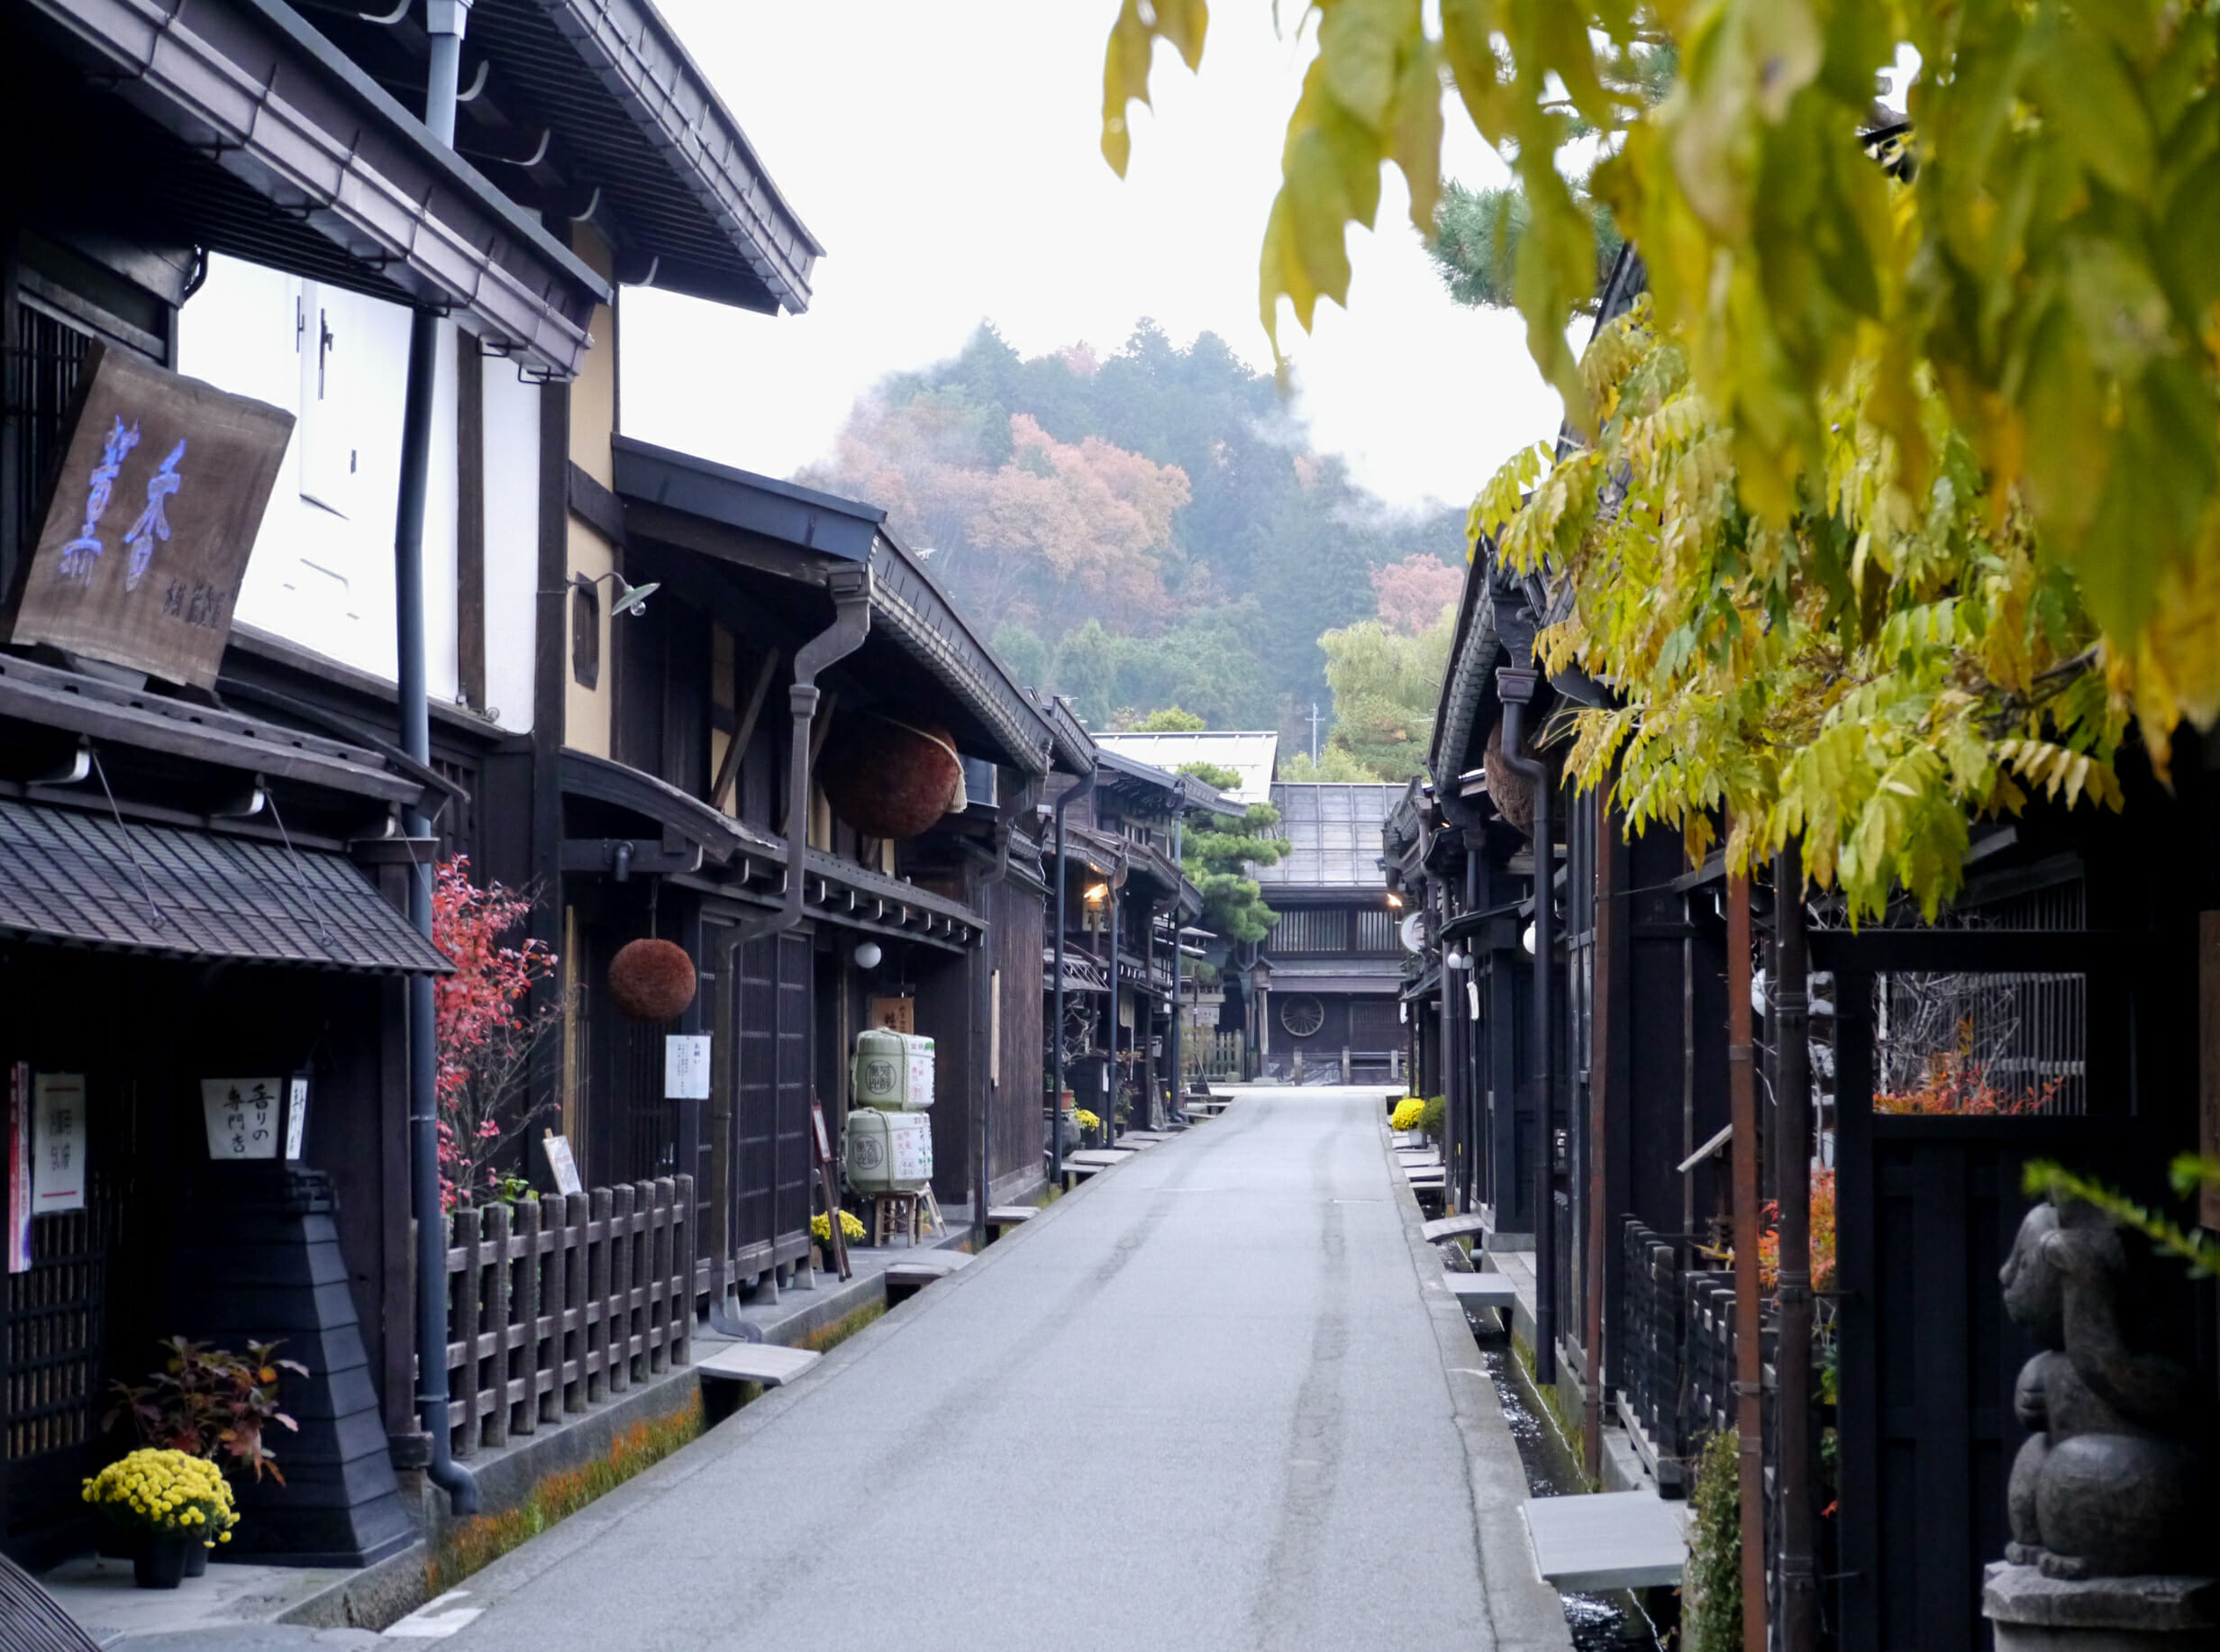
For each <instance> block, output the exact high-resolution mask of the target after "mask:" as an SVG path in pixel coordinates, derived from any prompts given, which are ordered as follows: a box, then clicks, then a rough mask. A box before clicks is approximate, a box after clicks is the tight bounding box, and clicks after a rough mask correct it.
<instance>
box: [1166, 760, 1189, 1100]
mask: <svg viewBox="0 0 2220 1652" xmlns="http://www.w3.org/2000/svg"><path fill="white" fill-rule="evenodd" d="M1172 798H1173V807H1174V809H1175V811H1176V812H1174V814H1173V815H1172V817H1171V869H1172V872H1173V874H1174V876H1177V877H1178V878H1179V879H1180V880H1181V881H1182V882H1184V881H1185V880H1186V877H1187V874H1186V872H1185V871H1184V870H1182V869H1181V866H1182V861H1181V858H1182V856H1183V855H1184V853H1185V852H1186V848H1187V839H1186V833H1187V782H1186V781H1185V780H1184V779H1183V780H1181V781H1180V782H1179V783H1178V785H1175V786H1174V787H1173V788H1172ZM1179 898H1180V896H1179V885H1178V884H1175V885H1172V892H1171V1101H1170V1102H1169V1104H1168V1105H1167V1106H1166V1108H1165V1110H1164V1116H1165V1118H1167V1119H1169V1118H1170V1117H1171V1115H1172V1114H1174V1113H1178V1114H1179V1115H1180V1116H1181V1117H1182V1118H1184V1117H1186V1116H1187V1109H1186V1108H1184V1107H1183V1106H1181V1105H1180V1091H1181V1088H1182V1085H1181V1080H1182V1079H1183V1078H1184V1077H1185V1075H1184V1074H1182V1073H1181V1072H1180V1070H1179V1054H1180V1051H1179V930H1180V927H1181V923H1182V919H1181V917H1180V913H1179Z"/></svg>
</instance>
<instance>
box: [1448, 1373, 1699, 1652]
mask: <svg viewBox="0 0 2220 1652" xmlns="http://www.w3.org/2000/svg"><path fill="white" fill-rule="evenodd" d="M1479 1354H1480V1365H1481V1366H1482V1368H1483V1369H1485V1370H1486V1371H1487V1373H1488V1375H1489V1377H1490V1378H1492V1379H1493V1380H1494V1382H1495V1384H1496V1393H1497V1397H1498V1398H1499V1399H1500V1400H1501V1401H1502V1403H1503V1418H1504V1421H1506V1422H1507V1423H1509V1424H1510V1425H1511V1438H1512V1439H1514V1440H1515V1441H1516V1442H1517V1445H1518V1457H1519V1461H1520V1463H1521V1464H1523V1465H1524V1467H1525V1470H1526V1490H1527V1493H1528V1494H1529V1495H1530V1496H1534V1497H1565V1496H1577V1495H1579V1493H1584V1492H1586V1491H1587V1490H1588V1485H1587V1483H1586V1482H1585V1481H1583V1480H1582V1479H1581V1477H1580V1469H1579V1464H1578V1463H1577V1462H1575V1460H1574V1458H1573V1456H1572V1451H1571V1448H1569V1446H1567V1445H1566V1443H1565V1440H1564V1439H1563V1437H1562V1436H1560V1434H1559V1433H1558V1431H1557V1427H1556V1424H1554V1423H1553V1422H1551V1421H1550V1420H1549V1418H1548V1417H1547V1416H1546V1415H1545V1414H1544V1413H1543V1411H1542V1405H1541V1402H1540V1401H1539V1400H1538V1399H1537V1398H1536V1396H1535V1394H1534V1390H1533V1383H1532V1382H1530V1381H1529V1380H1528V1379H1527V1375H1526V1367H1525V1366H1522V1365H1521V1364H1519V1362H1518V1360H1517V1359H1516V1358H1515V1357H1514V1356H1513V1355H1512V1353H1511V1348H1510V1344H1509V1343H1508V1342H1506V1341H1504V1340H1502V1339H1490V1341H1489V1342H1487V1343H1483V1344H1481V1346H1480V1350H1479ZM1560 1598H1562V1600H1563V1601H1564V1602H1565V1622H1566V1625H1567V1626H1568V1627H1569V1629H1571V1630H1572V1644H1573V1647H1574V1648H1575V1652H1628V1649H1629V1648H1635V1647H1639V1648H1646V1649H1648V1652H1657V1648H1658V1647H1659V1641H1658V1637H1657V1628H1656V1626H1655V1625H1654V1624H1652V1623H1651V1621H1650V1620H1649V1618H1648V1616H1647V1615H1646V1614H1644V1612H1643V1611H1642V1607H1641V1605H1640V1603H1639V1602H1636V1600H1635V1599H1634V1597H1633V1595H1632V1594H1631V1593H1628V1592H1626V1591H1625V1590H1623V1589H1619V1590H1614V1591H1612V1592H1611V1593H1608V1594H1579V1593H1570V1592H1563V1593H1561V1596H1560Z"/></svg>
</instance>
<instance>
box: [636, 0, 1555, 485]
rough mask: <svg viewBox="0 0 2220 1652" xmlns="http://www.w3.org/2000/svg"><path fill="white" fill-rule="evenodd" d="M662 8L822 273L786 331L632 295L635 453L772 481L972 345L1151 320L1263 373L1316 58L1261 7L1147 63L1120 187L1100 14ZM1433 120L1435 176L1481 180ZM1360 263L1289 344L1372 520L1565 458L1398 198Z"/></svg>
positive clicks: (1389, 189) (768, 320)
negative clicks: (1266, 279)
mask: <svg viewBox="0 0 2220 1652" xmlns="http://www.w3.org/2000/svg"><path fill="white" fill-rule="evenodd" d="M660 4H661V6H662V10H663V12H664V14H665V15H666V16H667V17H669V20H670V22H671V23H672V25H673V26H674V27H675V28H676V29H677V30H678V33H679V35H680V37H681V38H682V39H683V40H684V41H686V43H687V49H688V50H690V51H692V52H693V53H694V55H695V57H696V60H697V61H699V63H700V64H701V65H702V67H703V68H704V70H705V72H706V73H707V74H708V76H709V77H710V79H711V80H712V81H713V82H714V84H715V86H716V87H717V89H718V91H719V92H720V93H721V94H722V95H723V98H724V100H725V102H726V104H728V105H729V106H730V107H731V108H732V112H733V113H734V114H735V115H736V116H737V117H738V118H739V120H740V123H741V125H742V129H743V130H745V131H746V132H747V133H748V136H749V139H750V140H751V142H752V143H753V144H754V145H755V148H756V150H757V153H758V154H759V155H760V157H761V159H762V160H763V163H764V165H765V166H766V167H767V168H769V172H770V174H771V176H772V177H773V178H774V179H776V180H777V182H778V186H779V188H780V189H781V190H782V191H783V192H784V194H785V195H786V196H787V200H788V201H789V202H790V203H791V204H793V206H794V208H795V210H796V212H797V213H800V215H801V217H802V220H803V222H805V223H806V224H808V225H809V227H810V229H811V231H813V232H814V234H815V235H816V237H817V239H818V240H819V241H821V242H823V245H824V247H825V257H824V258H823V259H822V260H821V261H820V262H819V264H818V266H817V278H816V286H815V294H814V298H813V300H812V302H811V305H810V308H809V310H808V312H807V313H805V314H803V315H799V316H792V315H782V316H760V315H754V314H748V313H742V312H738V311H732V310H724V309H720V308H718V307H716V306H714V305H711V304H701V303H698V302H696V301H693V300H689V299H684V298H678V297H674V296H672V295H669V294H663V293H656V292H652V291H641V292H635V293H628V294H627V295H626V298H625V304H626V306H627V308H626V313H625V328H626V331H625V339H624V351H623V360H624V374H625V379H624V422H625V426H626V428H627V429H628V430H629V431H632V433H633V434H635V435H638V436H641V437H642V438H644V439H646V440H651V441H660V442H663V443H666V444H668V445H670V446H673V447H678V448H682V449H687V450H689V451H692V452H696V453H699V454H701V455H703V456H704V457H705V458H714V459H718V460H721V461H723V462H725V463H728V464H732V465H738V466H741V467H745V468H747V469H751V470H755V471H760V472H763V473H766V474H769V475H772V476H787V475H789V474H791V473H792V472H793V471H794V470H795V469H796V468H797V467H800V466H802V465H804V464H806V463H808V462H809V461H810V460H812V459H814V458H818V457H819V456H820V455H821V454H823V452H824V451H825V450H826V449H828V448H829V446H830V444H831V440H832V437H833V432H834V431H836V430H837V429H838V428H839V426H840V423H841V421H842V418H843V417H844V416H845V415H846V413H847V412H848V409H849V406H850V404H851V403H852V402H853V400H854V399H855V397H856V395H857V394H858V393H859V392H860V391H862V390H864V389H865V388H867V387H868V386H869V385H871V384H872V383H873V382H874V381H875V380H877V379H878V378H879V377H882V376H883V375H885V374H887V373H888V372H892V371H896V370H899V369H902V368H915V367H921V366H923V365H924V364H926V363H928V362H931V361H933V360H936V359H942V358H943V357H946V356H949V355H951V354H952V353H953V352H954V351H955V350H956V349H958V348H959V347H960V345H961V344H962V342H963V340H964V339H965V338H966V337H967V336H968V335H969V333H970V331H971V330H972V328H974V327H975V326H977V325H978V322H980V321H981V320H983V319H991V320H992V321H993V322H995V323H996V326H998V327H999V328H1000V329H1001V330H1002V332H1003V335H1004V336H1005V338H1007V339H1008V340H1010V342H1011V343H1012V344H1013V345H1014V346H1015V347H1016V348H1017V349H1019V350H1021V351H1022V352H1024V354H1026V355H1029V356H1031V355H1038V354H1041V353H1042V352H1045V351H1048V350H1051V349H1059V348H1060V347H1062V346H1063V345H1066V344H1069V343H1072V342H1075V341H1078V340H1086V341H1087V342H1088V343H1090V344H1092V345H1094V346H1095V348H1096V350H1097V351H1098V352H1100V353H1102V354H1105V355H1107V354H1109V353H1110V352H1111V351H1112V350H1114V349H1116V348H1117V346H1118V345H1119V344H1121V343H1122V342H1123V341H1124V339H1125V337H1126V335H1127V334H1128V333H1129V332H1130V331H1132V329H1133V323H1134V322H1135V321H1137V320H1138V319H1139V318H1141V317H1142V316H1144V315H1146V316H1153V317H1155V318H1156V320H1157V321H1158V322H1160V323H1161V324H1162V326H1163V327H1164V328H1165V330H1166V331H1168V332H1169V333H1170V334H1171V335H1172V337H1173V338H1174V339H1175V340H1178V342H1180V343H1182V344H1184V343H1185V342H1187V340H1188V339H1190V338H1191V337H1193V336H1194V334H1196V332H1198V331H1205V330H1209V331H1216V332H1217V333H1218V334H1219V335H1220V336H1222V337H1223V338H1224V339H1225V340H1226V341H1227V342H1228V343H1229V344H1230V345H1231V346H1232V347H1233V349H1234V350H1235V351H1236V352H1237V353H1239V354H1240V355H1241V356H1242V357H1243V358H1244V359H1247V360H1249V361H1250V362H1251V363H1252V364H1254V365H1256V366H1258V367H1260V368H1261V367H1265V366H1267V365H1269V360H1270V352H1269V346H1268V345H1267V343H1266V341H1265V338H1264V332H1263V329H1262V326H1261V324H1260V322H1259V320H1258V317H1257V303H1256V292H1257V259H1258V248H1259V244H1260V238H1261V235H1262V231H1263V224H1264V219H1265V214H1266V213H1267V211H1268V209H1269V206H1270V204H1271V198H1272V193H1273V190H1274V188H1275V186H1276V185H1277V182H1278V160H1279V146H1280V140H1281V135H1282V133H1283V132H1284V131H1285V127H1286V122H1287V111H1288V110H1289V109H1290V108H1291V107H1292V106H1293V104H1294V100H1295V95H1296V93H1297V89H1298V87H1299V86H1300V83H1301V78H1302V72H1303V68H1304V65H1305V64H1306V61H1307V60H1308V58H1309V55H1310V48H1309V41H1308V40H1307V39H1305V40H1303V41H1294V40H1291V39H1281V38H1279V37H1278V36H1277V35H1276V34H1275V32H1274V29H1273V25H1272V10H1273V8H1272V6H1271V5H1269V3H1268V0H1221V3H1220V4H1219V5H1216V6H1215V7H1213V8H1212V21H1211V29H1210V40H1209V45H1208V48H1207V50H1206V53H1205V55H1204V59H1203V69H1202V74H1201V76H1200V77H1194V76H1190V75H1189V74H1188V73H1187V69H1186V68H1185V66H1184V65H1182V64H1181V63H1180V62H1179V60H1178V58H1177V57H1176V56H1175V55H1173V54H1172V53H1171V52H1170V51H1169V49H1160V55H1159V59H1158V68H1157V72H1156V77H1155V87H1156V103H1157V109H1156V113H1155V114H1154V116H1153V117H1152V116H1151V115H1150V113H1148V112H1147V111H1145V110H1142V109H1141V108H1140V107H1139V106H1138V105H1136V107H1135V111H1134V113H1135V117H1136V119H1135V131H1134V137H1133V164H1132V166H1131V168H1130V169H1129V173H1128V176H1127V177H1126V179H1125V181H1124V182H1123V183H1121V182H1119V180H1118V179H1117V177H1115V175H1114V174H1113V173H1112V172H1111V171H1110V169H1109V168H1108V167H1106V166H1105V164H1104V163H1103V159H1102V156H1101V153H1100V150H1099V149H1098V148H1097V142H1098V138H1099V122H1100V111H1101V105H1102V50H1103V42H1104V40H1105V35H1106V33H1107V32H1108V29H1109V25H1110V21H1111V19H1112V17H1113V16H1114V15H1115V11H1116V5H1115V0H976V3H974V4H971V5H965V6H962V7H952V6H933V5H919V4H917V0H900V3H896V0H848V3H847V4H842V5H823V4H819V5H791V4H780V5H773V4H770V3H769V0H660ZM1280 9H1281V11H1282V12H1283V13H1284V14H1287V15H1288V16H1290V17H1292V16H1293V15H1294V14H1296V13H1297V10H1298V9H1299V8H1298V6H1297V5H1295V4H1287V5H1282V6H1281V7H1280ZM1449 115H1450V122H1449V132H1450V137H1449V141H1448V147H1447V150H1446V154H1447V161H1448V168H1449V170H1450V171H1451V174H1452V176H1455V177H1460V178H1462V179H1463V180H1465V181H1466V182H1469V183H1475V184H1477V183H1483V182H1492V181H1495V180H1497V178H1499V177H1501V176H1502V173H1501V169H1500V168H1499V166H1498V164H1497V161H1496V159H1495V158H1494V157H1493V156H1492V155H1491V154H1489V153H1488V151H1487V150H1486V149H1485V147H1484V146H1483V145H1482V144H1481V143H1480V141H1479V140H1478V137H1477V136H1476V135H1475V134H1474V133H1473V132H1472V130H1471V127H1470V124H1469V123H1468V122H1466V121H1465V119H1464V117H1463V115H1462V113H1461V112H1460V111H1459V110H1457V109H1455V108H1451V110H1450V111H1449ZM1350 242H1351V258H1352V261H1353V263H1354V265H1355V268H1356V280H1355V283H1354V285H1353V286H1352V287H1351V306H1352V309H1351V313H1346V314H1345V313H1342V311H1340V310H1338V309H1336V308H1334V307H1333V306H1332V305H1331V304H1321V305H1320V306H1319V325H1318V331H1317V333H1316V335H1315V336H1313V337H1309V338H1306V337H1304V336H1303V334H1302V333H1301V332H1300V331H1299V330H1297V328H1296V327H1295V325H1294V323H1293V322H1292V320H1289V321H1288V322H1287V323H1286V324H1285V326H1284V328H1283V338H1285V339H1286V340H1288V341H1289V342H1290V343H1291V344H1292V347H1293V349H1294V351H1295V355H1296V360H1297V373H1298V379H1299V386H1300V388H1299V410H1300V411H1301V412H1302V413H1304V414H1305V415H1306V416H1307V417H1308V419H1309V420H1310V422H1311V425H1312V429H1313V431H1314V434H1315V440H1316V442H1317V445H1318V446H1319V447H1320V448H1321V449H1325V450H1327V451H1333V452H1340V453H1342V454H1345V455H1346V456H1347V457H1348V458H1349V460H1350V463H1351V467H1352V469H1353V471H1354V472H1355V474H1356V476H1357V477H1358V479H1359V480H1360V481H1361V482H1362V483H1363V484H1364V485H1365V486H1369V487H1370V488H1372V489H1373V490H1374V491H1375V492H1377V493H1378V494H1379V495H1382V496H1383V497H1385V498H1387V499H1388V500H1389V501H1390V502H1392V503H1394V504H1398V505H1405V506H1418V505H1421V504H1424V503H1426V502H1427V501H1428V500H1430V499H1432V500H1439V501H1442V502H1444V503H1449V504H1463V503H1464V502H1465V501H1466V500H1468V499H1469V498H1470V497H1471V495H1472V494H1473V492H1474V490H1475V489H1477V488H1478V486H1479V485H1480V484H1481V483H1482V482H1484V481H1485V480H1486V479H1487V478H1488V475H1489V474H1490V473H1491V472H1492V471H1493V470H1494V468H1495V467H1496V466H1497V464H1498V463H1500V462H1501V460H1502V459H1503V458H1505V457H1506V456H1507V455H1508V454H1509V453H1510V452H1511V451H1512V450H1513V449H1515V448H1517V447H1518V446H1519V445H1521V444H1522V443H1524V442H1528V441H1532V440H1536V439H1538V438H1541V437H1544V436H1547V435H1549V434H1551V433H1552V432H1553V431H1554V430H1555V429H1556V426H1557V422H1558V418H1559V407H1558V402H1557V397H1556V395H1555V393H1554V392H1552V391H1550V390H1548V389H1547V388H1545V387H1544V386H1542V383H1541V380H1540V379H1539V377H1537V376H1536V374H1535V372H1534V370H1533V364H1532V362H1531V361H1530V360H1529V359H1528V358H1527V355H1526V350H1525V346H1524V339H1523V332H1522V324H1521V323H1520V322H1518V321H1517V320H1516V318H1515V317H1513V316H1510V315H1506V314H1498V313H1476V312H1473V311H1469V310H1465V309H1461V308H1460V307H1459V306H1457V305H1455V304H1451V303H1450V301H1449V299H1448V296H1447V295H1446V294H1445V293H1444V292H1443V290H1442V285H1441V283H1440V281H1439V280H1438V279H1437V278H1436V277H1435V276H1434V274H1433V268H1432V266H1431V264H1430V263H1429V261H1428V259H1427V258H1426V256H1425V252H1424V249H1423V248H1422V247H1421V246H1420V244H1419V242H1418V240H1417V238H1416V236H1415V233H1414V232H1413V231H1412V230H1411V229H1410V227H1409V217H1408V207H1407V204H1406V198H1405V196H1404V195H1403V192H1402V189H1401V187H1400V179H1399V178H1398V177H1396V176H1395V175H1394V174H1392V173H1390V174H1389V175H1388V178H1387V180H1386V184H1385V188H1384V191H1383V195H1382V199H1381V202H1380V214H1379V230H1378V232H1376V233H1374V234H1370V235H1368V234H1365V233H1364V232H1363V231H1352V233H1351V237H1350ZM705 368H710V369H712V370H709V371H705V370H704V369H705Z"/></svg>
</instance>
